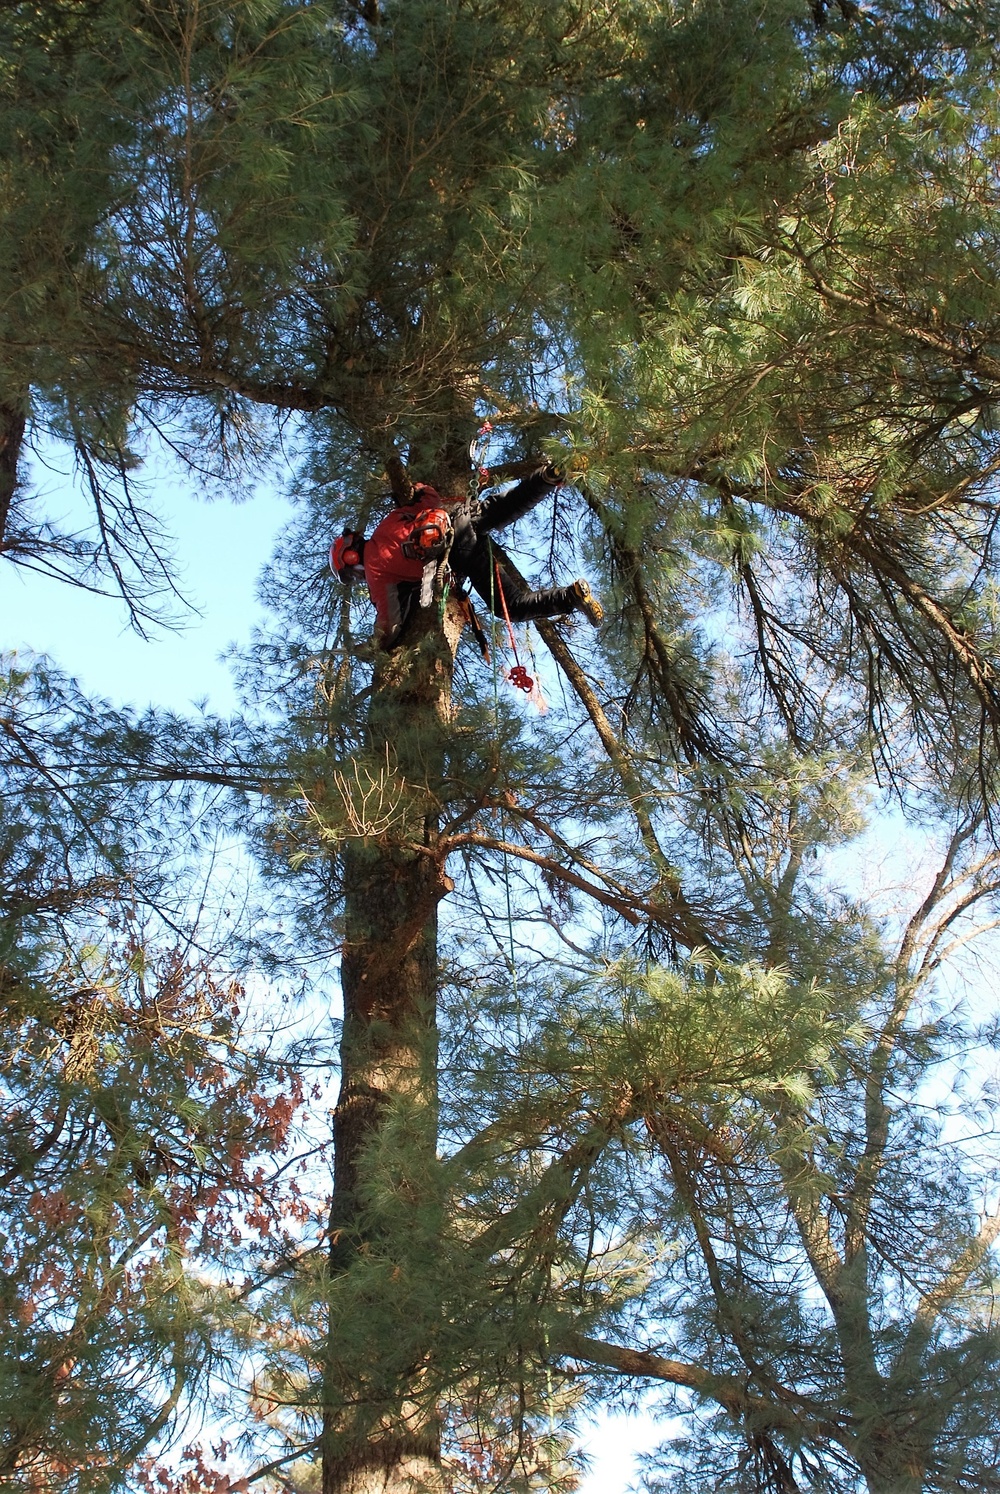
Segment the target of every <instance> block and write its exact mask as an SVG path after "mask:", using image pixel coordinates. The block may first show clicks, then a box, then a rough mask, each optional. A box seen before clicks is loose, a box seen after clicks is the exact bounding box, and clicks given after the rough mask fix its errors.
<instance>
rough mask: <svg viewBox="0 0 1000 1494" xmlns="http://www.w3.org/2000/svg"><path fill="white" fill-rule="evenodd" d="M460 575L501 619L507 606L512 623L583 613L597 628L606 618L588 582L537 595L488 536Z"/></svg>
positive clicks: (545, 589)
mask: <svg viewBox="0 0 1000 1494" xmlns="http://www.w3.org/2000/svg"><path fill="white" fill-rule="evenodd" d="M498 566H499V572H500V574H499V576H498V575H497V567H498ZM456 570H458V567H457V566H456ZM460 574H462V575H465V576H467V577H468V578H469V581H470V582H471V584H472V585H473V586H474V587H475V589H476V591H477V592H478V593H479V595H480V596H481V597H482V599H483V601H484V602H485V603H486V605H487V607H489V608H490V609H491V610H492V611H493V612H494V613H495V614H496V616H497V617H503V615H504V603H505V602H506V604H507V616H508V617H509V618H510V620H511V622H529V621H530V620H531V619H532V618H535V617H559V616H562V615H564V614H565V613H567V612H576V611H580V612H585V613H586V615H587V616H588V617H589V618H590V620H591V622H593V623H595V624H596V623H598V622H600V620H601V618H602V617H603V615H604V614H603V611H602V610H601V605H600V603H599V602H596V601H595V600H594V598H593V597H592V596H591V595H590V587H589V586H588V585H587V583H586V581H574V582H573V584H572V585H571V586H546V587H542V588H540V589H539V590H537V591H534V590H532V589H531V588H530V587H529V586H528V585H527V583H526V582H525V581H524V580H523V579H522V578H521V577H519V576H517V575H516V574H515V573H514V572H513V570H512V569H511V567H510V561H509V559H508V557H507V554H506V552H505V551H504V550H503V549H502V547H501V546H500V545H498V544H497V543H496V542H495V541H493V540H491V539H490V538H489V537H488V536H487V535H483V536H481V537H480V538H479V539H478V540H477V543H476V544H475V546H474V547H473V548H472V550H471V551H470V552H469V553H468V555H467V556H466V559H465V563H464V565H463V566H462V568H461V572H460ZM501 590H502V592H503V596H502V597H501V595H500V593H501Z"/></svg>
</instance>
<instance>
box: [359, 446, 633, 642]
mask: <svg viewBox="0 0 1000 1494" xmlns="http://www.w3.org/2000/svg"><path fill="white" fill-rule="evenodd" d="M562 480H563V479H562V475H561V473H559V472H558V471H557V470H556V468H554V467H543V468H542V469H541V470H540V471H538V472H533V473H532V474H531V475H530V476H529V477H525V478H524V479H522V481H521V482H519V483H518V484H517V486H516V487H513V488H511V489H510V491H509V492H506V493H497V494H495V495H494V496H493V497H492V498H487V499H486V500H485V501H484V502H482V503H477V502H474V501H470V500H469V499H463V498H442V497H441V495H440V494H439V493H438V491H437V489H436V488H432V487H430V485H429V484H427V483H420V482H418V483H415V484H414V487H413V498H412V500H411V502H410V503H409V504H407V505H406V507H404V508H394V509H393V510H392V512H391V513H388V514H386V516H385V518H384V519H383V520H382V522H381V523H380V524H379V525H378V527H377V528H376V529H375V532H374V533H373V534H372V536H371V538H370V539H367V540H366V539H365V538H364V536H363V535H361V534H358V533H356V532H355V531H354V530H351V529H345V530H344V533H343V534H342V535H341V536H340V538H339V539H338V540H335V541H334V543H333V545H332V546H331V547H330V568H331V570H332V571H333V572H334V574H335V575H337V576H339V577H340V579H341V581H344V582H349V581H351V580H353V579H354V578H355V577H358V578H360V577H362V576H363V577H364V579H365V581H366V582H367V583H368V592H369V595H370V596H371V599H372V602H373V603H374V606H375V619H376V622H375V631H376V637H377V639H378V643H379V647H380V648H383V649H391V648H394V647H395V646H396V644H397V643H399V641H400V638H401V635H402V632H403V629H404V627H405V625H406V623H407V621H408V619H409V618H410V617H411V616H412V614H413V613H414V611H415V610H416V607H417V605H418V603H419V605H420V606H425V607H426V606H430V603H431V600H432V598H433V595H434V583H435V580H436V579H437V577H438V575H439V574H440V573H441V571H442V569H443V568H446V569H447V571H448V572H449V573H450V577H451V578H452V579H453V580H454V581H456V582H457V583H458V584H459V586H461V583H462V582H464V581H466V580H468V581H470V582H471V583H472V585H473V586H474V587H475V589H476V591H477V592H478V593H479V595H480V596H481V597H482V599H483V601H484V602H485V603H486V605H487V606H488V607H489V608H490V609H491V611H492V612H494V613H495V614H496V615H497V616H498V617H500V616H504V615H506V616H507V617H508V618H510V619H511V620H512V621H513V622H525V621H527V620H529V619H530V618H533V617H556V616H559V615H560V614H562V613H567V612H583V613H584V614H585V615H586V616H587V617H588V618H589V619H590V621H591V622H592V623H593V624H594V626H595V627H596V626H597V624H598V623H599V622H600V621H601V620H602V618H603V617H604V609H603V608H602V606H601V604H600V602H598V601H597V599H596V598H595V597H593V596H592V595H591V591H590V587H589V586H588V585H587V583H586V581H583V580H579V581H574V582H573V583H572V584H571V585H570V586H550V587H545V588H543V589H541V590H539V591H532V590H530V589H529V587H528V585H527V583H526V582H525V581H524V580H523V579H522V578H521V577H519V576H518V575H517V572H516V571H515V569H514V568H513V566H512V563H511V561H510V558H509V557H508V556H507V554H506V553H505V552H504V550H503V549H502V548H501V547H500V546H499V545H498V544H496V543H495V542H494V541H493V540H492V539H491V538H490V535H491V533H492V531H493V530H495V529H503V528H505V527H506V526H507V525H508V524H513V523H514V522H515V520H517V519H520V518H523V517H524V515H525V514H526V513H528V512H529V511H530V510H531V509H533V508H534V507H535V504H536V503H540V502H541V500H542V499H543V498H544V497H545V496H546V494H548V493H551V492H552V491H553V490H554V489H555V488H557V487H558V486H559V484H560V483H561V482H562Z"/></svg>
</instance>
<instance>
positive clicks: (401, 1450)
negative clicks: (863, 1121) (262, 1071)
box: [323, 608, 461, 1494]
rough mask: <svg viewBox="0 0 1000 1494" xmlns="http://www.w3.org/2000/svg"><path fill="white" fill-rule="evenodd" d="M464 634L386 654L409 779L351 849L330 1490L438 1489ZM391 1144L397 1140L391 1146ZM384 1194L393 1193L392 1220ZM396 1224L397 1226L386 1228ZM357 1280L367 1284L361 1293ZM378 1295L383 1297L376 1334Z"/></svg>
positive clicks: (327, 1467) (395, 749) (394, 1493)
mask: <svg viewBox="0 0 1000 1494" xmlns="http://www.w3.org/2000/svg"><path fill="white" fill-rule="evenodd" d="M460 628H461V623H460V619H459V616H458V613H457V612H456V611H452V610H449V613H448V614H447V616H446V618H445V626H444V627H443V628H442V627H441V626H439V624H438V619H437V609H436V608H435V609H434V610H433V611H432V612H428V613H427V614H425V615H422V616H421V618H420V619H418V625H417V627H416V628H414V629H413V630H412V632H411V635H410V637H409V638H408V640H407V644H406V646H405V647H404V648H401V649H399V650H398V651H396V652H395V653H393V654H391V655H389V656H383V657H382V658H381V659H380V661H379V664H378V666H377V667H376V674H375V682H374V691H373V700H372V707H371V711H370V716H369V724H368V738H369V740H368V747H369V750H370V753H371V759H370V760H374V761H380V760H383V759H384V760H385V761H386V762H387V765H388V769H387V771H388V772H389V773H390V776H391V785H390V788H389V792H390V793H391V794H392V795H395V794H396V793H397V792H398V790H399V788H400V785H401V784H405V792H404V796H403V799H402V808H401V811H400V812H398V813H397V816H396V818H395V819H394V821H393V825H392V828H391V830H390V831H388V832H384V833H381V834H378V835H376V834H372V835H371V836H370V837H368V838H358V839H357V840H353V841H352V842H351V843H350V844H349V846H348V847H347V848H346V853H345V871H346V903H345V937H344V945H343V954H342V965H341V970H342V974H341V980H342V986H343V994H344V1028H343V1037H342V1042H341V1063H342V1070H341V1090H340V1098H339V1103H338V1106H337V1111H336V1115H335V1119H334V1142H335V1153H336V1160H335V1170H334V1197H333V1208H332V1212H331V1250H330V1270H331V1321H330V1327H329V1335H330V1338H329V1346H328V1354H327V1367H326V1376H325V1384H324V1406H323V1413H324V1433H323V1494H416V1491H418V1490H419V1491H434V1490H439V1489H441V1488H442V1481H441V1473H440V1443H439V1434H438V1427H437V1417H436V1408H435V1395H434V1389H433V1384H432V1375H431V1372H430V1371H431V1366H430V1359H429V1353H430V1345H429V1342H428V1337H429V1330H430V1328H431V1325H432V1322H433V1318H434V1312H433V1304H428V1302H427V1300H426V1296H421V1291H422V1287H421V1284H420V1283H419V1282H418V1283H416V1284H415V1283H414V1280H413V1277H414V1276H415V1275H420V1274H421V1273H419V1272H416V1273H415V1272H411V1271H408V1269H407V1260H406V1259H405V1256H406V1251H407V1249H408V1248H409V1246H410V1245H411V1244H413V1245H414V1248H419V1247H420V1244H421V1242H422V1244H423V1248H424V1251H425V1257H424V1258H425V1259H426V1254H427V1251H428V1250H430V1251H432V1250H433V1240H432V1239H429V1236H432V1235H433V1232H434V1223H433V1221H434V1219H435V1218H436V1215H435V1212H434V1210H435V1200H434V1185H433V1179H434V1175H435V1174H434V1169H435V1159H436V1144H437V1134H436V1133H437V1087H436V1043H435V1032H436V1015H435V1006H436V996H437V978H438V969H437V965H438V961H437V906H438V903H439V901H440V900H441V898H442V897H443V896H444V895H445V893H446V892H447V891H448V890H449V888H450V885H451V884H450V883H449V881H448V879H447V877H446V876H445V875H444V871H443V868H442V867H441V865H440V863H439V861H438V860H437V859H436V858H435V856H434V849H435V836H436V833H437V805H438V803H439V802H440V801H439V798H438V790H439V784H440V779H441V772H442V764H443V761H444V747H445V741H446V734H447V730H448V725H449V717H450V711H451V681H452V665H453V660H454V649H455V646H456V644H457V641H458V635H459V632H460ZM373 828H374V827H373ZM392 1127H395V1128H396V1129H395V1131H393V1130H392V1129H391V1128H392ZM390 1135H392V1136H397V1137H399V1138H400V1142H399V1145H398V1146H394V1145H390V1144H388V1142H387V1137H389V1136H390ZM380 1148H381V1149H380ZM379 1189H381V1190H382V1193H383V1195H386V1194H390V1195H391V1198H390V1199H389V1200H388V1203H387V1204H386V1209H385V1213H384V1214H383V1213H380V1207H381V1204H380V1201H379V1198H378V1197H377V1196H376V1195H377V1193H378V1190H379ZM383 1202H385V1200H384V1198H383ZM390 1215H391V1219H392V1225H391V1229H390V1227H389V1225H387V1224H384V1220H385V1219H388V1218H389V1217H390ZM429 1221H430V1222H429ZM394 1251H395V1252H398V1255H399V1259H398V1261H396V1262H395V1263H394V1256H393V1252H394ZM374 1261H379V1262H380V1263H381V1275H380V1274H379V1272H378V1270H374V1271H373V1262H374ZM366 1270H367V1271H369V1272H373V1274H372V1275H371V1276H370V1277H368V1278H366V1277H364V1272H365V1271H366ZM352 1273H353V1276H352ZM397 1280H398V1287H397V1286H396V1285H395V1284H394V1283H395V1282H396V1281H397ZM352 1281H353V1282H354V1283H357V1282H359V1281H361V1282H363V1283H367V1284H363V1285H362V1286H361V1288H360V1296H359V1293H358V1291H357V1290H354V1291H353V1292H352ZM380 1283H381V1284H382V1285H384V1286H386V1287H387V1290H385V1291H382V1290H380ZM344 1291H346V1295H345V1296H340V1295H338V1293H341V1292H344ZM366 1291H368V1292H370V1293H371V1294H373V1295H372V1299H371V1319H370V1329H369V1331H366V1324H365V1321H364V1311H365V1310H364V1303H365V1292H366ZM397 1291H398V1301H396V1300H394V1299H395V1297H396V1293H397ZM345 1301H346V1302H347V1304H348V1306H347V1308H346V1309H345V1308H344V1307H343V1305H342V1304H343V1303H344V1302H345ZM425 1320H426V1322H427V1331H426V1332H425V1330H424V1328H423V1327H422V1323H423V1322H424V1321H425Z"/></svg>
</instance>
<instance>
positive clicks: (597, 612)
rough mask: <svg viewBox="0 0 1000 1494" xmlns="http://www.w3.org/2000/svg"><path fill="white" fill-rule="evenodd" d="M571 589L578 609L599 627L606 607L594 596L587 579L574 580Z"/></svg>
mask: <svg viewBox="0 0 1000 1494" xmlns="http://www.w3.org/2000/svg"><path fill="white" fill-rule="evenodd" d="M569 591H570V592H571V593H572V595H573V600H574V602H575V603H576V606H577V609H578V610H579V611H580V612H582V613H583V614H584V616H585V617H587V618H588V619H589V621H590V622H592V623H593V624H594V627H595V628H596V627H598V626H599V625H600V624H601V623H602V622H603V621H604V608H603V607H602V606H601V604H600V602H599V601H598V600H597V598H596V597H595V596H594V594H593V593H592V591H591V590H590V587H589V586H588V585H587V583H586V581H584V580H580V581H574V582H573V585H572V586H571V587H569Z"/></svg>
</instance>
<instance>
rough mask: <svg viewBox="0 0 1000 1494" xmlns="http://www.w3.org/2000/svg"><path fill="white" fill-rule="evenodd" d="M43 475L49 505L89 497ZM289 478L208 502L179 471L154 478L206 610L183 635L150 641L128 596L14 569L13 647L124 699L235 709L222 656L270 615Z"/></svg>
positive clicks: (6, 640)
mask: <svg viewBox="0 0 1000 1494" xmlns="http://www.w3.org/2000/svg"><path fill="white" fill-rule="evenodd" d="M33 476H34V480H33V486H35V487H36V488H37V489H39V490H40V492H41V493H42V494H43V495H44V498H45V508H46V511H47V512H49V513H50V514H53V515H62V514H68V513H72V512H73V511H74V509H76V507H77V505H78V503H79V498H78V496H77V495H76V493H75V492H74V484H73V481H72V478H71V477H70V476H69V475H60V474H59V473H57V472H55V471H53V470H52V469H51V467H49V468H47V469H43V468H41V467H36V470H35V473H34V475H33ZM280 476H281V474H278V480H276V481H273V482H271V483H269V484H263V485H261V487H260V488H259V489H258V490H257V491H256V492H255V493H253V494H252V495H251V496H249V497H248V498H247V499H246V500H245V501H243V502H241V503H238V504H236V503H232V502H228V501H226V500H224V499H216V500H214V501H212V502H207V501H206V500H205V499H204V498H203V497H202V496H201V495H200V494H199V492H198V490H197V488H196V486H195V485H194V484H193V483H192V482H190V481H186V480H185V479H184V478H183V477H181V476H179V475H178V474H172V475H169V476H161V477H159V478H156V479H154V480H150V481H148V482H147V483H146V484H145V485H144V496H145V498H146V499H147V500H148V502H149V505H150V507H151V508H153V509H154V510H155V511H157V512H158V513H159V514H161V515H162V517H163V519H164V523H165V526H166V528H167V529H168V531H169V532H170V533H171V534H172V536H173V538H174V541H175V554H176V557H177V569H178V575H179V579H180V583H181V589H182V590H183V592H184V594H185V595H186V596H187V597H188V598H189V600H190V601H191V602H193V603H194V605H195V606H196V608H197V609H198V612H197V613H180V612H179V616H181V619H182V623H183V626H182V630H181V631H180V632H171V631H168V630H166V629H162V628H158V629H155V630H154V631H153V632H152V633H151V636H150V638H149V639H148V640H146V639H143V638H140V637H139V636H138V634H136V633H135V632H134V631H133V630H132V629H131V628H130V626H129V623H128V618H127V615H126V613H125V609H124V607H123V605H122V603H121V601H120V599H118V598H116V597H100V596H94V595H92V594H91V593H88V592H86V591H83V590H81V589H79V588H77V587H74V586H70V585H68V584H67V583H66V582H61V581H56V580H53V579H52V578H50V577H46V576H41V575H38V574H37V573H35V572H31V571H25V570H21V569H19V568H16V567H14V566H11V565H9V564H8V565H6V566H5V567H4V568H3V572H2V574H3V585H2V586H0V639H2V640H3V647H4V649H5V650H8V649H12V648H14V649H24V648H28V649H33V650H34V651H35V652H36V653H44V654H47V655H48V656H49V658H50V659H51V660H52V661H53V663H55V664H57V665H58V666H59V667H60V668H61V669H62V670H64V671H65V672H66V673H68V674H71V675H73V676H74V677H75V678H76V679H77V680H78V682H79V684H80V685H81V686H82V688H83V689H84V690H85V691H87V692H88V693H90V694H96V695H101V696H104V697H105V698H107V699H109V700H111V701H112V702H113V703H114V704H116V705H122V704H126V703H129V704H133V705H137V706H145V705H148V704H150V703H153V704H156V705H161V706H167V707H169V708H171V709H174V710H177V711H184V710H187V709H188V708H189V707H190V706H191V704H192V702H193V701H195V700H200V699H204V698H207V700H208V703H209V706H210V707H211V708H212V709H213V710H215V711H217V712H220V713H221V714H223V715H228V714H230V713H231V712H232V711H234V710H235V709H236V697H235V693H234V691H233V685H232V678H231V674H230V670H229V667H228V665H227V664H225V663H223V662H221V659H220V655H221V654H222V653H223V652H224V651H225V650H226V649H227V648H228V647H229V645H230V644H232V643H234V642H235V643H241V644H242V643H246V642H247V640H248V639H249V636H250V632H251V629H252V628H253V625H254V623H255V622H256V621H258V620H259V619H260V618H261V617H262V615H263V614H262V610H261V608H260V606H259V604H258V602H257V598H256V586H257V579H258V577H259V575H260V572H261V569H262V568H263V566H264V565H265V564H266V563H267V561H268V560H269V558H270V556H271V552H272V550H273V548H274V543H275V540H276V538H277V536H278V534H279V533H280V532H281V530H282V528H283V527H284V526H285V525H286V524H287V523H288V522H289V520H290V518H291V514H292V508H291V505H290V503H289V502H288V501H287V500H286V499H285V498H283V497H282V496H281V493H280V489H279V485H278V483H279V481H280Z"/></svg>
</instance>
